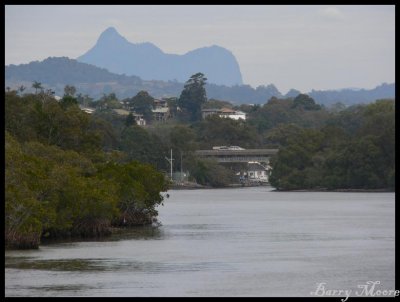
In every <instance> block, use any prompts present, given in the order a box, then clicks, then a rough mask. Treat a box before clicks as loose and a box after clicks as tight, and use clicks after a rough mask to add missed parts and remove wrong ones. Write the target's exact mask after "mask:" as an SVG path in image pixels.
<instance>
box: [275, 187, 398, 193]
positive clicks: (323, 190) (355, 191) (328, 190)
mask: <svg viewBox="0 0 400 302" xmlns="http://www.w3.org/2000/svg"><path fill="white" fill-rule="evenodd" d="M273 191H274V192H348V193H351V192H354V193H393V192H395V191H394V190H391V189H324V188H319V189H297V190H282V189H275V190H273Z"/></svg>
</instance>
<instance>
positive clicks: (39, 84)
mask: <svg viewBox="0 0 400 302" xmlns="http://www.w3.org/2000/svg"><path fill="white" fill-rule="evenodd" d="M32 87H33V88H35V93H36V94H37V91H38V89H40V90H42V89H43V87H42V83H40V82H37V81H34V82H33V84H32Z"/></svg>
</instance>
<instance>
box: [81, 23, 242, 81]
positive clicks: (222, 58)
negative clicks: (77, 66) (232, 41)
mask: <svg viewBox="0 0 400 302" xmlns="http://www.w3.org/2000/svg"><path fill="white" fill-rule="evenodd" d="M77 60H78V61H80V62H83V63H89V64H93V65H95V66H99V67H103V68H106V69H107V70H109V71H111V72H113V73H117V74H126V75H136V76H139V77H140V78H142V79H144V80H163V81H169V80H170V81H174V80H175V81H178V82H185V81H186V80H187V79H188V78H189V77H190V76H191V75H193V74H195V73H197V72H202V73H203V74H205V75H207V78H208V81H209V82H210V83H215V84H218V85H228V86H232V85H240V84H242V83H243V81H242V75H241V73H240V68H239V64H238V63H237V61H236V58H235V57H234V56H233V54H232V53H231V52H230V51H229V50H227V49H225V48H222V47H219V46H216V45H213V46H210V47H203V48H198V49H195V50H193V51H190V52H188V53H186V54H184V55H177V54H166V53H164V52H163V51H162V50H161V49H159V48H158V47H157V46H155V45H154V44H152V43H131V42H129V41H128V40H126V39H125V38H124V37H122V36H121V35H120V34H119V33H118V32H117V31H116V30H115V28H113V27H110V28H108V29H106V30H105V31H104V32H103V33H102V34H101V35H100V37H99V39H98V40H97V43H96V45H95V46H94V47H93V48H92V49H90V50H89V51H88V52H86V53H85V54H84V55H82V56H80V57H78V58H77Z"/></svg>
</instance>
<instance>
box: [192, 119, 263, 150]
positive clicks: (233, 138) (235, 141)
mask: <svg viewBox="0 0 400 302" xmlns="http://www.w3.org/2000/svg"><path fill="white" fill-rule="evenodd" d="M193 129H194V131H195V133H196V135H197V141H198V142H199V144H200V146H199V147H200V148H204V149H207V148H212V147H213V146H223V145H228V146H229V145H232V146H241V147H244V148H255V147H259V146H260V143H261V138H260V137H259V135H258V134H257V131H256V129H255V128H254V127H252V126H250V125H248V124H247V123H246V122H244V121H242V120H233V119H230V118H221V117H219V116H217V115H214V116H209V117H207V118H206V119H205V120H203V121H201V122H199V123H197V124H195V125H193Z"/></svg>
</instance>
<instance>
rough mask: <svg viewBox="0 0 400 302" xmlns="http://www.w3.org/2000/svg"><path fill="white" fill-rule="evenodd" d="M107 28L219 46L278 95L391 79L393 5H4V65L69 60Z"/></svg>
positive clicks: (249, 78) (174, 43)
mask: <svg viewBox="0 0 400 302" xmlns="http://www.w3.org/2000/svg"><path fill="white" fill-rule="evenodd" d="M110 26H113V27H115V28H116V29H117V31H118V32H119V33H120V34H121V35H122V36H124V37H125V38H126V39H127V40H128V41H130V42H133V43H141V42H151V43H153V44H155V45H156V46H158V47H159V48H160V49H161V50H163V51H164V52H166V53H175V54H184V53H186V52H188V51H190V50H193V49H195V48H199V47H205V46H211V45H213V44H216V45H219V46H222V47H225V48H227V49H229V50H230V51H231V52H232V53H233V54H234V55H235V57H236V59H237V61H238V63H239V66H240V69H241V72H242V76H243V81H244V83H245V84H249V85H251V86H253V87H256V86H258V85H268V84H271V83H272V84H274V85H275V86H276V87H277V88H278V89H279V90H280V91H281V92H282V93H286V92H287V90H288V89H290V88H295V89H298V90H300V91H302V92H309V91H311V89H316V90H325V89H339V88H347V87H355V88H373V87H375V86H377V85H380V84H381V83H383V82H387V83H392V82H394V80H395V6H394V5H371V6H369V5H355V6H352V5H344V6H324V5H323V6H321V5H311V6H308V5H301V6H295V5H282V6H281V5H271V6H270V5H261V6H260V5H248V6H247V5H219V6H216V5H204V6H198V5H187V6H183V5H132V6H119V5H115V6H114V5H111V6H110V5H108V6H103V5H93V6H92V5H78V6H76V5H67V6H64V5H63V6H62V5H34V6H30V5H7V6H5V63H6V65H8V64H21V63H29V62H31V61H35V60H39V61H41V60H43V59H45V58H47V57H49V56H53V57H58V56H67V57H70V58H74V59H75V58H77V57H78V56H80V55H82V54H84V53H85V52H86V51H88V50H89V49H90V48H91V47H92V46H93V45H94V44H95V43H96V41H97V38H98V37H99V35H100V34H101V32H103V31H104V30H105V29H106V28H108V27H110Z"/></svg>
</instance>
